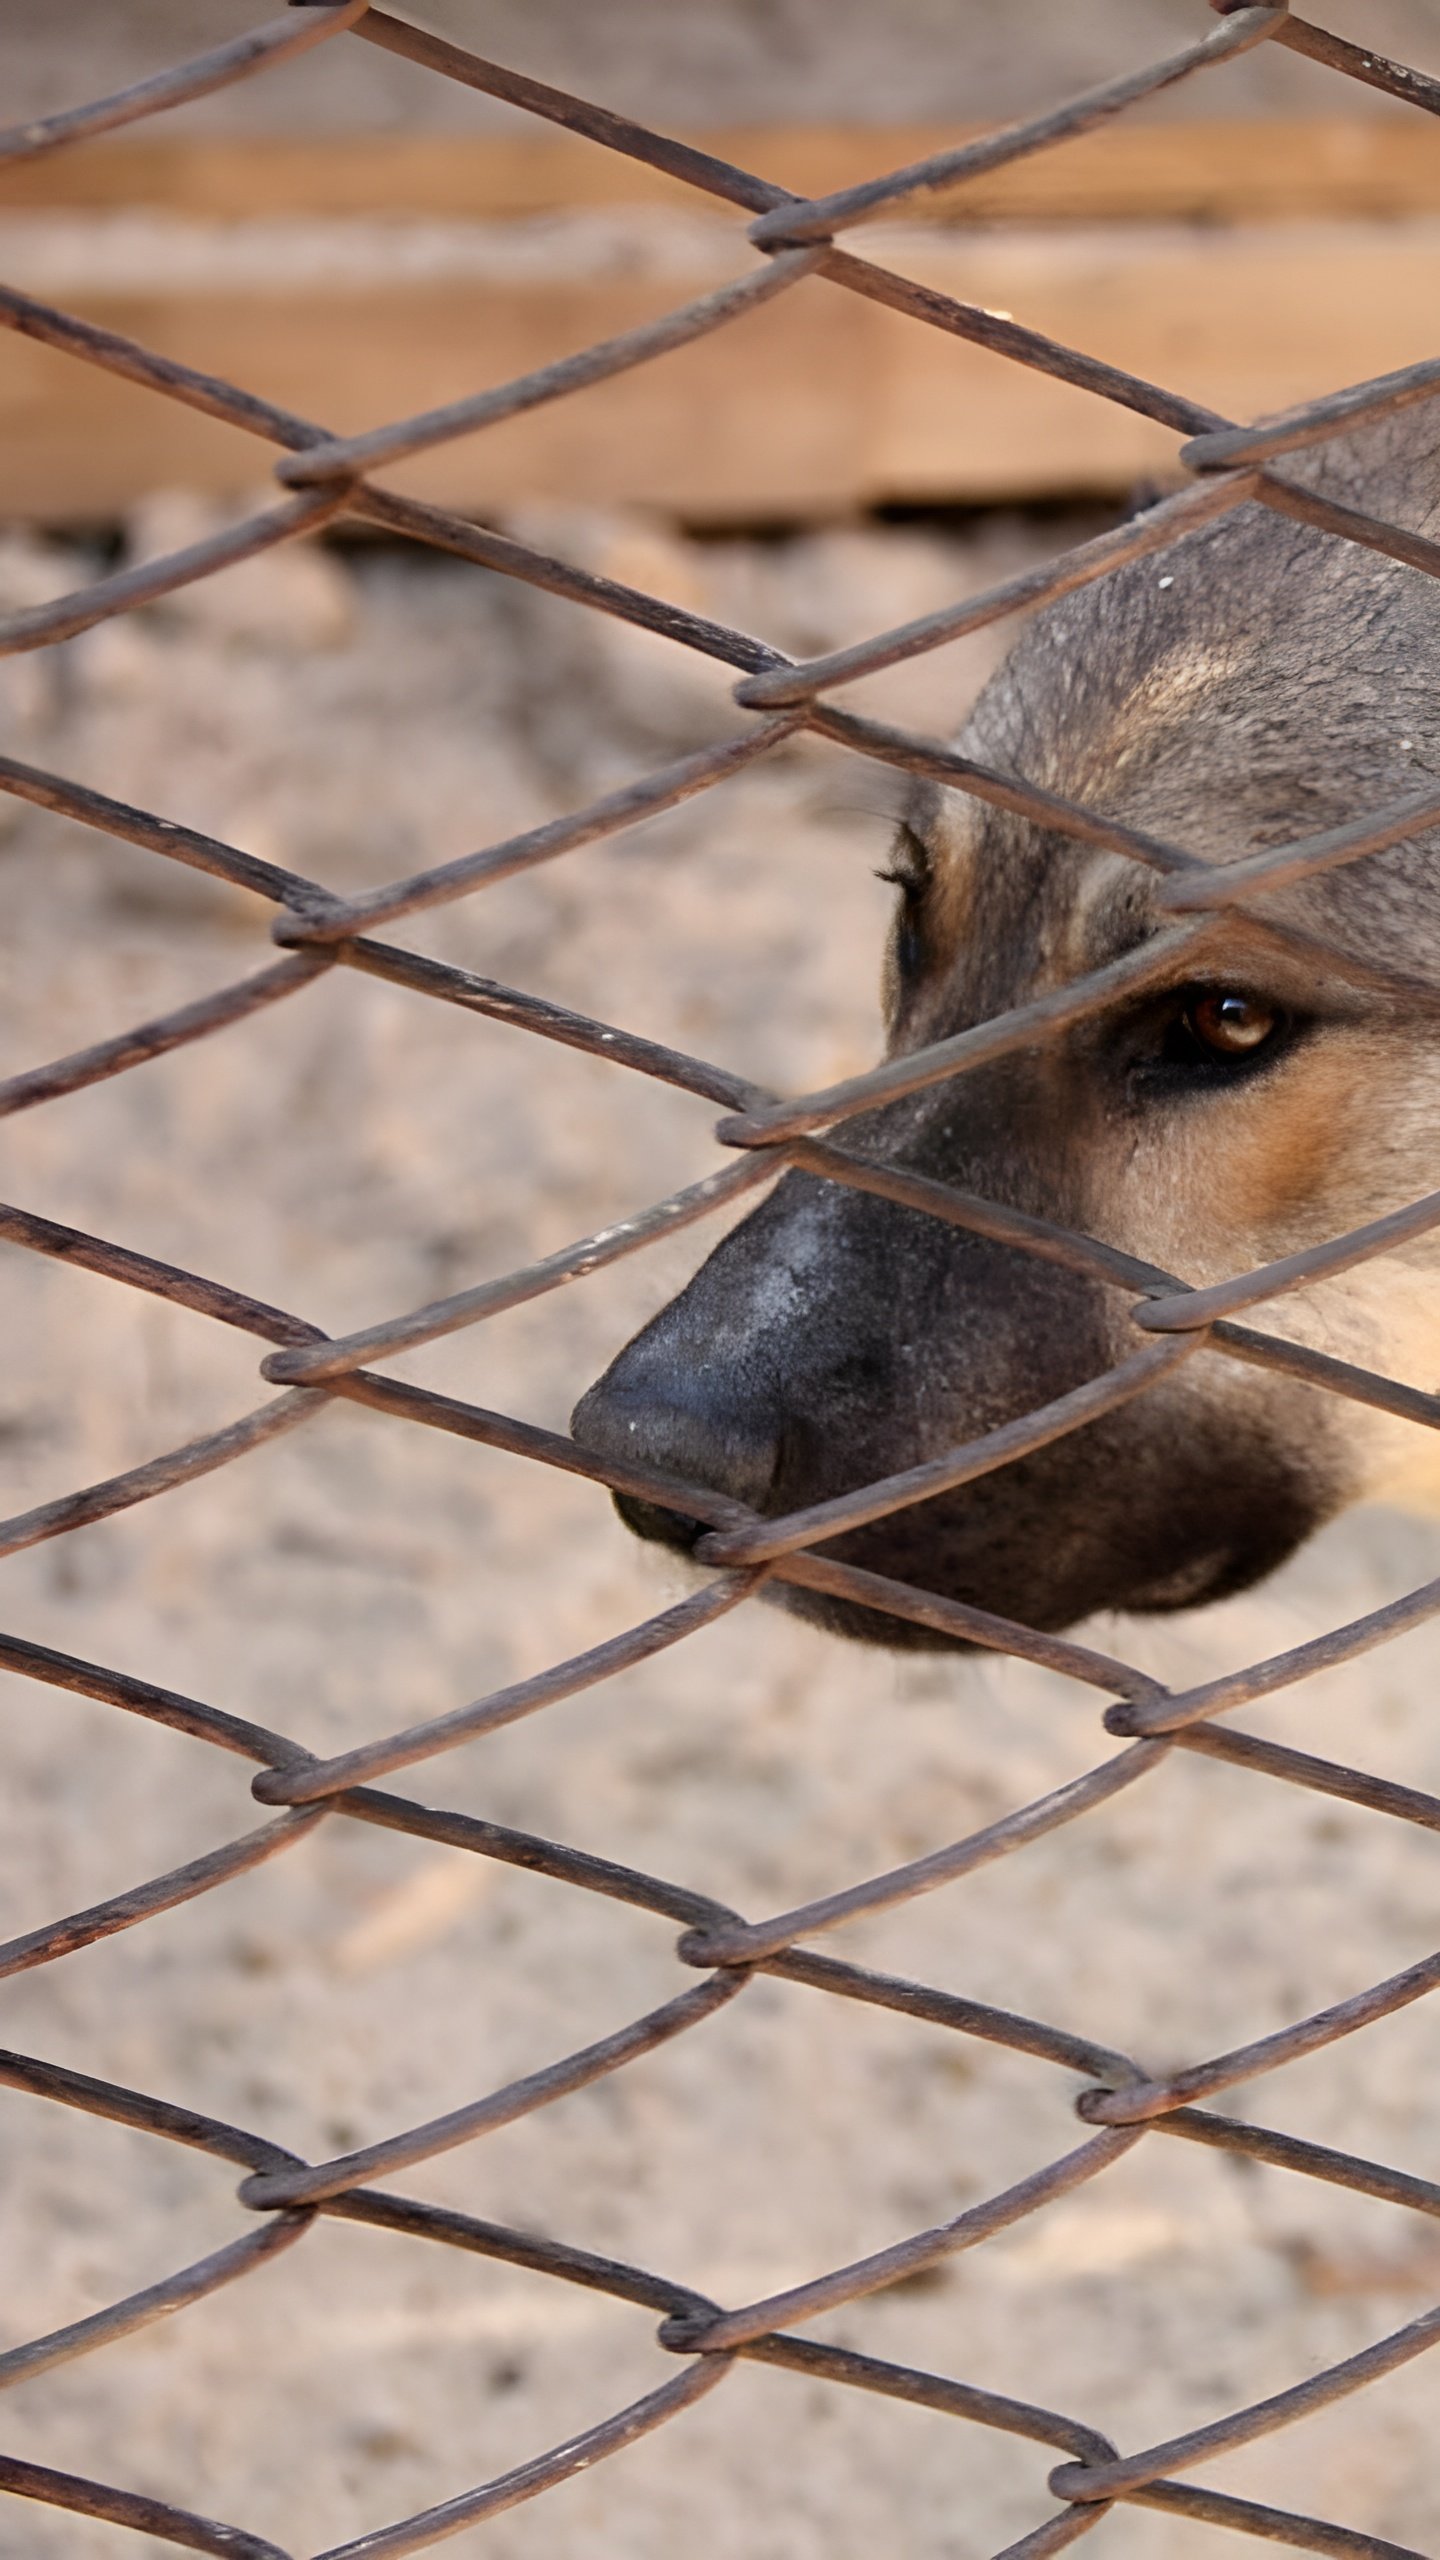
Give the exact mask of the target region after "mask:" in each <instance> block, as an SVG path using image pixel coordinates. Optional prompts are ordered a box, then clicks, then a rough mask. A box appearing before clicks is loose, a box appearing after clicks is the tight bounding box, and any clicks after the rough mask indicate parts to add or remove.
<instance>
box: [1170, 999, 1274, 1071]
mask: <svg viewBox="0 0 1440 2560" xmlns="http://www.w3.org/2000/svg"><path fill="white" fill-rule="evenodd" d="M1279 1024H1280V1016H1279V1014H1278V1013H1277V1012H1276V1009H1275V1007H1274V1005H1271V1004H1266V1002H1265V1000H1264V998H1263V997H1262V996H1247V995H1242V994H1240V992H1239V991H1238V989H1236V988H1232V987H1218V988H1216V989H1214V990H1213V992H1212V993H1210V994H1208V995H1203V996H1196V997H1195V998H1194V999H1193V1001H1192V1002H1191V1003H1190V1004H1189V1005H1187V1006H1186V1009H1185V1027H1186V1029H1187V1031H1189V1032H1190V1033H1191V1035H1192V1037H1193V1038H1194V1039H1195V1040H1196V1041H1198V1043H1199V1044H1200V1046H1201V1048H1203V1049H1205V1050H1207V1051H1208V1052H1209V1054H1210V1056H1211V1057H1212V1058H1250V1057H1253V1056H1254V1054H1255V1052H1256V1050H1257V1049H1262V1048H1263V1047H1264V1045H1265V1043H1266V1041H1267V1040H1269V1039H1271V1038H1272V1037H1273V1035H1274V1033H1275V1032H1276V1031H1277V1030H1278V1028H1279Z"/></svg>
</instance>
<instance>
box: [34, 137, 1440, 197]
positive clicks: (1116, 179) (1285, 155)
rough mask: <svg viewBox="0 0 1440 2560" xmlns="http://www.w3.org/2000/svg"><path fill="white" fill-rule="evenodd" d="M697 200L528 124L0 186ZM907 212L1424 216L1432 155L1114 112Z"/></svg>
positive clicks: (921, 146) (89, 166)
mask: <svg viewBox="0 0 1440 2560" xmlns="http://www.w3.org/2000/svg"><path fill="white" fill-rule="evenodd" d="M690 138H692V139H693V140H695V141H696V142H698V143H700V144H701V145H703V147H704V148H705V149H707V150H710V151H714V152H718V153H719V154H720V156H721V157H722V158H725V159H730V160H734V161H738V162H739V163H740V164H741V165H742V166H743V167H745V168H749V169H755V170H758V171H760V172H761V173H762V174H763V175H765V176H767V177H771V178H774V179H777V180H778V181H780V182H781V183H783V184H784V185H786V186H789V187H793V188H795V189H796V190H797V192H799V193H802V194H807V195H808V194H826V193H828V192H829V191H830V190H831V189H832V188H835V187H841V186H847V185H849V184H851V183H852V182H853V181H854V180H856V179H859V178H864V177H870V176H873V175H874V174H875V173H876V172H877V171H880V170H884V169H891V168H896V167H899V166H902V165H903V164H904V163H906V162H908V161H911V160H917V159H922V158H924V157H925V156H926V154H927V153H929V152H932V151H937V150H941V149H944V148H946V147H947V146H949V145H951V144H953V143H955V142H957V141H964V140H966V139H967V136H966V135H965V134H964V133H963V132H959V133H957V131H956V129H955V128H954V126H940V125H935V126H929V125H915V126H884V125H862V126H839V125H834V126H831V125H813V126H812V125H799V126H787V125H773V126H739V127H734V128H731V127H723V128H719V129H716V130H715V131H711V132H699V133H696V134H694V135H693V136H692V137H690ZM704 202H705V199H704V198H703V197H699V196H697V195H696V194H695V193H694V192H693V190H691V189H689V188H686V187H682V186H680V185H679V184H678V183H677V182H676V181H674V180H672V179H669V178H666V177H664V176H662V175H661V174H660V172H659V171H657V170H653V169H646V168H643V167H642V166H641V165H640V163H639V162H637V161H633V160H625V159H622V158H621V156H620V155H619V154H618V153H617V152H612V151H602V150H599V149H597V148H596V147H595V146H594V145H592V144H590V143H586V142H582V141H579V140H577V139H575V138H574V137H572V136H570V135H567V134H563V133H557V132H552V131H549V130H547V129H546V128H545V127H543V126H541V125H538V124H537V125H535V126H534V127H533V128H532V129H530V130H527V131H523V132H514V133H512V132H509V131H506V132H503V133H477V134H454V133H434V134H414V133H411V134H391V133H376V134H352V135H346V134H341V135H333V134H322V135H318V136H308V135H307V136H304V137H301V136H296V137H295V138H293V139H291V138H290V137H287V136H277V135H267V136H263V137H262V136H256V137H254V138H240V139H236V138H233V137H231V136H228V135H223V134H222V135H216V136H214V137H206V136H193V137H179V136H176V135H173V134H164V133H145V134H141V135H139V136H130V137H121V138H119V139H117V140H114V141H107V140H100V141H97V142H93V143H89V144H87V145H86V146H85V147H84V148H83V149H81V150H76V151H62V152H55V153H53V154H51V155H50V156H48V157H46V158H44V159H40V160H36V161H34V162H32V163H29V164H24V163H22V164H20V165H19V166H17V167H16V168H14V169H11V170H7V171H6V172H5V175H4V180H3V188H0V204H3V205H8V206H13V207H14V208H15V209H17V210H23V209H40V208H52V209H53V208H56V207H61V206H72V207H85V208H89V209H92V210H99V209H102V208H112V209H113V208H114V207H116V206H120V205H141V204H144V205H151V206H156V207H161V208H164V209H165V210H167V211H169V212H172V213H179V214H184V215H189V216H191V217H198V218H208V219H215V220H226V221H234V220H238V219H243V218H244V217H246V216H250V217H261V216H272V215H279V214H310V215H321V214H324V215H348V214H372V215H386V214H410V215H417V214H418V215H428V216H429V217H431V218H432V219H439V220H457V221H496V220H512V219H514V218H515V217H516V216H520V215H525V214H535V213H551V212H555V211H557V210H564V209H569V208H574V207H579V206H587V205H588V206H597V205H633V204H684V205H687V206H689V207H691V208H692V209H694V208H697V207H699V206H702V205H703V204H704ZM912 210H913V214H914V216H915V217H917V218H920V219H926V220H929V219H935V220H940V221H943V222H945V223H971V222H997V221H1003V222H1069V221H1081V222H1104V221H1135V220H1155V221H1180V220H1191V219H1197V220H1203V221H1257V220H1287V219H1291V218H1293V217H1295V216H1312V217H1316V216H1324V217H1329V218H1336V217H1339V216H1341V215H1347V214H1348V215H1390V216H1397V215H1403V214H1411V213H1433V212H1440V149H1437V147H1436V141H1435V136H1434V133H1433V130H1432V128H1431V127H1430V126H1429V125H1428V124H1426V123H1425V122H1424V121H1423V119H1421V118H1419V117H1407V116H1403V115H1400V116H1384V115H1378V116H1370V117H1355V118H1348V119H1326V120H1318V119H1317V120H1312V119H1299V118H1290V119H1267V118H1253V117H1252V118H1247V119H1241V120H1232V121H1228V122H1214V121H1210V120H1206V121H1203V122H1202V121H1194V122H1189V121H1186V122H1178V123H1175V122H1172V123H1148V124H1147V123H1121V124H1114V125H1107V126H1106V127H1105V129H1104V130H1103V131H1102V132H1096V133H1090V134H1082V135H1080V136H1079V137H1078V138H1077V139H1076V140H1075V141H1073V142H1069V143H1066V144H1065V145H1064V147H1063V148H1062V149H1059V150H1054V151H1043V152H1040V153H1038V154H1037V155H1036V156H1035V157H1034V158H1032V159H1027V160H1022V161H1019V162H1017V163H1016V164H1015V165H1014V166H1012V167H1010V168H1005V169H997V170H994V171H992V172H991V173H990V175H989V176H986V177H981V178H978V179H974V180H970V181H968V182H967V183H966V184H965V185H964V186H963V187H959V188H954V189H952V190H951V191H950V193H949V194H948V195H944V196H941V197H938V198H936V199H933V200H931V201H930V202H929V203H926V204H917V205H916V206H915V207H914V208H913V209H912Z"/></svg>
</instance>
